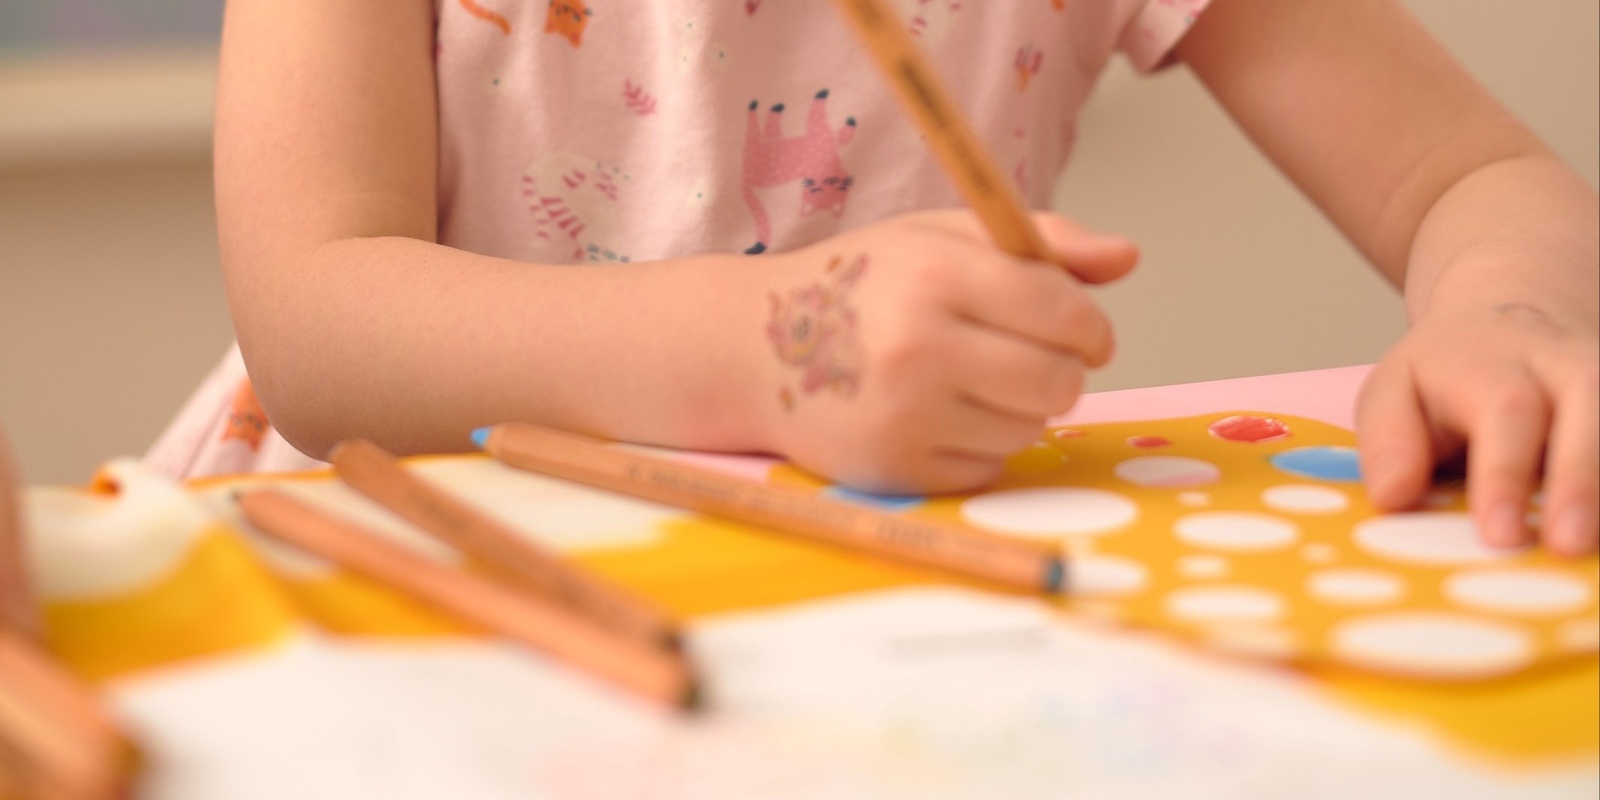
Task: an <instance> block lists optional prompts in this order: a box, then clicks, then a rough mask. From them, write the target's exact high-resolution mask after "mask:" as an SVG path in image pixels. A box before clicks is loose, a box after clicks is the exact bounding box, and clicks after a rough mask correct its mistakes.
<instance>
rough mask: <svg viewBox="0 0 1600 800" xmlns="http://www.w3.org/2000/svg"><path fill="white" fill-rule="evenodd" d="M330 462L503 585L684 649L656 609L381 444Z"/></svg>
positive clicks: (356, 445)
mask: <svg viewBox="0 0 1600 800" xmlns="http://www.w3.org/2000/svg"><path fill="white" fill-rule="evenodd" d="M329 461H331V462H332V463H333V467H334V469H335V470H336V471H337V472H338V474H339V477H340V478H342V479H343V480H344V482H345V483H348V484H349V485H350V486H351V487H353V488H354V489H356V490H357V491H359V492H361V493H362V494H364V495H366V496H367V497H370V498H372V499H373V500H375V501H377V502H378V503H379V504H380V505H382V506H384V507H385V508H388V509H389V510H390V511H393V512H394V513H396V514H398V515H399V516H401V517H403V518H404V519H406V520H408V521H410V522H411V523H412V524H414V525H416V526H417V527H419V528H421V529H423V530H424V531H427V532H428V533H430V534H432V535H433V536H435V537H437V538H439V539H441V540H443V541H445V542H446V543H448V544H450V545H451V546H453V547H455V548H456V549H457V550H460V551H461V552H463V553H465V554H466V555H468V556H470V557H471V558H472V559H474V560H475V561H476V562H477V563H479V564H480V565H482V566H483V568H484V569H485V570H487V571H489V572H490V573H491V575H492V576H493V577H494V578H496V579H498V580H499V581H500V582H501V583H504V584H506V585H507V586H510V587H512V588H516V589H519V590H521V591H526V592H529V593H531V594H533V595H535V596H537V597H545V598H549V599H553V600H555V601H557V602H559V603H561V604H562V605H564V606H566V607H567V608H568V609H569V610H571V611H573V612H575V613H578V614H582V615H584V616H587V617H589V618H590V619H591V620H593V621H594V622H596V623H598V624H599V625H601V626H603V627H606V628H609V629H611V630H613V631H615V632H616V633H618V634H620V635H622V636H626V637H629V638H632V639H637V640H639V641H641V642H644V643H646V644H650V645H653V646H657V647H665V648H668V649H673V650H676V649H677V648H678V646H679V643H678V634H677V631H676V630H675V629H674V625H673V624H672V622H671V621H669V620H668V619H667V618H666V617H665V616H664V615H663V614H662V613H661V612H660V611H658V610H657V609H656V608H655V607H653V606H651V605H650V604H648V603H646V602H645V601H644V600H642V599H640V598H638V597H636V596H634V595H633V594H631V593H629V592H626V591H624V590H623V589H621V588H619V587H615V586H611V585H609V584H607V583H604V582H602V581H601V580H600V579H598V578H596V577H594V576H592V575H590V574H588V573H586V572H584V571H582V570H581V569H579V568H578V567H576V566H574V565H573V564H571V563H570V562H568V561H567V560H565V559H563V558H561V557H560V556H558V555H556V554H555V553H552V552H550V551H549V550H547V549H546V548H544V547H542V546H541V545H539V544H538V543H536V542H532V541H529V540H528V539H527V538H525V537H523V536H521V535H519V534H518V533H517V532H516V531H515V530H513V529H511V528H510V527H508V526H506V525H505V524H503V523H501V522H499V521H497V520H494V519H492V518H490V517H488V516H487V515H485V514H484V513H483V512H481V511H478V510H477V509H474V508H473V507H472V506H470V505H468V504H466V503H465V502H463V501H462V500H460V499H459V498H457V497H455V496H453V495H451V494H450V493H449V492H446V491H444V490H443V489H441V488H439V487H437V486H435V485H434V484H432V483H429V482H428V481H425V480H423V479H422V478H419V477H417V476H416V475H414V474H412V473H411V472H410V471H408V470H407V469H406V467H405V465H403V464H401V463H400V460H399V459H397V458H395V457H394V456H393V455H391V454H390V453H389V452H388V451H386V450H384V449H383V448H381V447H379V446H378V445H376V444H373V443H372V442H369V441H365V440H360V439H358V440H352V441H347V442H343V443H341V444H339V446H337V447H335V448H334V449H333V452H332V454H331V455H330V457H329Z"/></svg>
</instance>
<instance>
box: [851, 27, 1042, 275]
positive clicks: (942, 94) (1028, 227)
mask: <svg viewBox="0 0 1600 800" xmlns="http://www.w3.org/2000/svg"><path fill="white" fill-rule="evenodd" d="M838 3H839V7H840V9H841V10H843V11H844V13H845V16H846V17H848V18H849V19H850V21H851V23H853V25H854V27H855V30H856V33H857V34H858V35H859V36H860V37H861V39H862V41H863V42H864V43H865V44H866V46H867V50H868V51H869V52H871V54H872V57H873V60H875V61H876V62H877V64H878V67H879V69H880V70H881V71H882V72H883V74H884V77H886V78H887V79H888V80H889V83H890V85H891V86H893V87H894V89H895V94H896V96H898V97H899V98H900V102H901V104H902V105H904V106H905V107H906V109H907V110H909V111H910V112H911V117H912V119H914V120H915V121H916V123H917V126H918V127H919V128H920V129H921V130H922V133H923V135H925V136H927V137H928V143H929V144H930V145H931V146H932V148H933V152H934V154H935V155H936V156H938V158H939V162H940V163H941V164H942V165H943V166H944V169H945V172H946V173H947V174H949V176H950V177H951V179H952V180H953V181H954V182H955V184H956V188H957V190H959V191H960V192H961V196H962V197H963V198H964V199H965V200H966V202H967V205H968V206H970V207H971V208H972V210H973V211H975V212H977V214H978V217H979V218H980V219H981V220H983V224H984V226H985V227H986V228H987V229H988V231H989V235H990V236H991V237H992V238H993V239H994V242H995V245H996V246H998V247H999V248H1000V249H1002V250H1004V251H1006V252H1007V253H1010V254H1012V255H1014V256H1018V257H1020V258H1031V259H1036V260H1040V261H1050V260H1052V259H1051V257H1050V250H1049V248H1048V247H1047V246H1046V245H1045V243H1044V239H1043V238H1041V237H1040V236H1039V231H1038V229H1037V228H1035V227H1034V225H1033V221H1032V219H1030V218H1029V216H1028V207H1027V204H1026V203H1024V202H1023V200H1022V196H1021V194H1020V193H1019V192H1018V191H1017V189H1016V186H1015V184H1013V183H1012V181H1011V178H1010V177H1009V176H1007V175H1006V174H1005V173H1004V172H1002V171H1000V169H999V168H998V167H996V166H995V162H994V158H992V157H991V156H990V155H989V153H988V151H987V150H986V149H985V148H984V146H983V144H982V143H981V142H980V140H979V139H978V136H977V134H976V133H974V132H973V130H972V126H971V125H970V124H968V123H967V119H966V117H965V116H964V115H963V114H962V113H961V109H960V108H959V107H957V106H956V104H955V102H954V101H953V100H951V99H950V93H949V92H948V91H946V90H945V88H944V84H943V83H942V82H941V81H940V80H939V76H938V75H937V74H936V73H935V72H934V71H933V68H932V67H931V66H930V65H929V64H928V61H927V59H926V58H924V57H923V55H922V53H921V51H919V50H918V49H917V45H916V42H914V41H912V39H911V34H910V33H909V32H907V30H906V27H905V24H904V23H903V22H902V21H901V20H900V16H899V15H898V14H896V13H895V11H894V9H893V8H891V7H890V4H889V2H888V0H838Z"/></svg>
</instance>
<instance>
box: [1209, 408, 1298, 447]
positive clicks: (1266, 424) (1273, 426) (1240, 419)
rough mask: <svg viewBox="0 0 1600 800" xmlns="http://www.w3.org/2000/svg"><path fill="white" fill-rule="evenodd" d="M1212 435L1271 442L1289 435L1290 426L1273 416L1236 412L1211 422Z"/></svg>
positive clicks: (1230, 440) (1238, 440)
mask: <svg viewBox="0 0 1600 800" xmlns="http://www.w3.org/2000/svg"><path fill="white" fill-rule="evenodd" d="M1207 430H1209V431H1211V435H1212V436H1215V437H1217V438H1218V439H1223V440H1225V441H1229V442H1246V443H1255V442H1270V441H1273V440H1275V439H1283V438H1286V437H1288V436H1289V426H1288V425H1285V424H1283V423H1282V422H1280V421H1278V420H1276V419H1273V418H1272V417H1258V416H1255V415H1253V414H1235V415H1233V416H1231V417H1224V418H1222V419H1219V420H1217V421H1216V422H1213V423H1211V426H1210V427H1209V428H1207Z"/></svg>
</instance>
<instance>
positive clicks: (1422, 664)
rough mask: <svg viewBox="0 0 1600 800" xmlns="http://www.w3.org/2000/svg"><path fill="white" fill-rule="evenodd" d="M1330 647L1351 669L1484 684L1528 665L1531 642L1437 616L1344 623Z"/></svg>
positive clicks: (1482, 622)
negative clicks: (1484, 681) (1483, 680)
mask: <svg viewBox="0 0 1600 800" xmlns="http://www.w3.org/2000/svg"><path fill="white" fill-rule="evenodd" d="M1329 638H1330V641H1329V646H1330V648H1331V649H1332V651H1333V653H1334V654H1335V655H1336V656H1338V657H1339V659H1340V660H1342V661H1344V662H1345V663H1347V664H1351V665H1353V666H1357V667H1362V668H1366V669H1371V670H1374V671H1378V672H1386V673H1391V674H1398V675H1410V676H1416V677H1431V678H1454V679H1468V678H1488V677H1494V676H1497V675H1505V674H1509V673H1511V672H1514V671H1516V670H1518V669H1521V668H1522V667H1525V666H1527V665H1529V664H1531V663H1533V658H1534V648H1533V637H1532V636H1531V635H1530V634H1529V633H1528V632H1527V631H1525V630H1523V629H1522V628H1520V627H1517V626H1514V625H1509V624H1505V623H1501V622H1496V621H1494V620H1487V619H1479V618H1474V617H1467V616H1462V615H1458V614H1448V613H1443V612H1436V611H1397V612H1392V613H1387V614H1375V615H1370V616H1365V617H1360V618H1357V619H1353V620H1347V621H1345V622H1343V623H1340V624H1339V625H1338V626H1336V627H1335V628H1334V629H1333V630H1332V632H1331V633H1330V637H1329Z"/></svg>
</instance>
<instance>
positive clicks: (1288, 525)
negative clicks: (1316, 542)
mask: <svg viewBox="0 0 1600 800" xmlns="http://www.w3.org/2000/svg"><path fill="white" fill-rule="evenodd" d="M1172 531H1173V533H1175V534H1177V536H1178V538H1179V539H1181V540H1182V541H1184V542H1187V543H1188V544H1192V545H1196V546H1199V547H1209V548H1213V549H1217V550H1276V549H1278V548H1281V547H1288V546H1289V545H1291V544H1293V543H1294V541H1295V539H1297V538H1298V537H1299V529H1298V528H1296V527H1295V524H1294V523H1292V522H1290V521H1288V520H1286V519H1283V518H1281V517H1274V516H1272V515H1270V514H1258V513H1255V512H1252V511H1196V512H1195V513H1193V514H1187V515H1185V516H1182V517H1179V518H1178V520H1177V521H1176V522H1174V523H1172Z"/></svg>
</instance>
